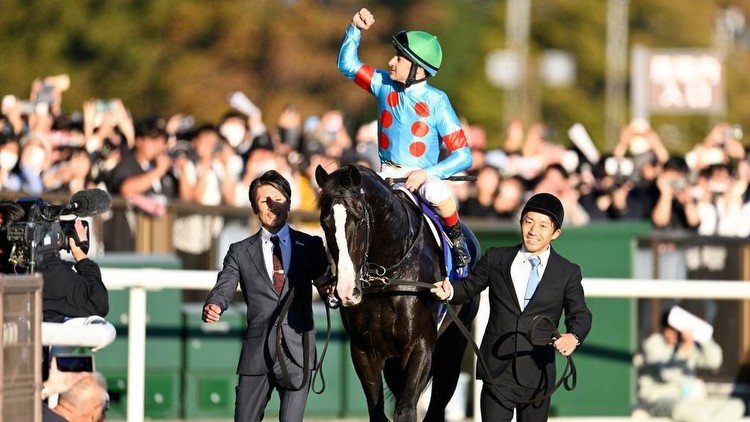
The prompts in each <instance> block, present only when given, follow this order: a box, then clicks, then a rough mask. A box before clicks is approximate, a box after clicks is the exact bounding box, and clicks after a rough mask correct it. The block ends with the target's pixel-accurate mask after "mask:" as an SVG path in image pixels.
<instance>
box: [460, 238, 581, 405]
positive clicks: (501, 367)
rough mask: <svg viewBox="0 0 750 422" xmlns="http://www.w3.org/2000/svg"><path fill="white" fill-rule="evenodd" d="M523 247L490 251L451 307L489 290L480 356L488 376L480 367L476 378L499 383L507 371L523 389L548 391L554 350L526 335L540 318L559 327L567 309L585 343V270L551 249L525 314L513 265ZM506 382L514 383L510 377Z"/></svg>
mask: <svg viewBox="0 0 750 422" xmlns="http://www.w3.org/2000/svg"><path fill="white" fill-rule="evenodd" d="M520 248H521V245H520V244H519V245H516V246H512V247H504V248H490V249H489V250H488V251H487V252H486V253H485V254H484V255H483V256H482V258H481V259H480V260H479V262H478V263H477V265H476V267H474V269H473V270H472V271H471V274H470V275H469V277H468V278H466V279H463V280H460V281H459V282H457V283H456V284H454V286H453V287H454V292H455V293H454V295H453V298H452V300H451V302H452V303H464V302H466V301H468V300H469V299H470V298H471V297H472V296H474V295H476V294H478V293H480V292H481V291H482V290H484V289H485V288H486V287H489V289H490V290H489V298H490V317H489V321H488V322H487V328H486V331H485V333H484V338H483V339H482V345H481V346H480V351H481V354H482V357H483V358H484V361H485V362H486V363H487V366H488V368H487V370H488V371H489V374H488V373H485V371H484V370H483V369H482V366H481V365H478V366H477V378H479V379H483V380H488V379H489V380H495V379H497V378H498V377H500V375H502V374H503V372H504V371H513V372H512V379H513V380H515V382H516V383H517V384H518V385H519V386H522V387H526V388H532V389H537V388H541V389H543V390H546V389H547V388H551V387H552V386H554V383H555V375H556V374H555V353H556V351H555V349H554V348H553V347H551V346H533V345H532V344H531V343H530V341H529V339H528V336H527V333H528V330H529V326H530V325H531V322H532V320H533V319H534V317H535V316H537V315H545V316H547V317H549V318H550V319H552V321H554V322H555V324H556V325H557V323H558V322H559V321H560V317H561V315H562V312H563V310H565V326H566V328H567V332H568V333H573V334H575V335H576V336H577V337H578V339H579V340H580V341H581V342H583V340H584V339H585V338H586V335H587V334H588V333H589V330H590V329H591V311H589V309H588V308H587V307H586V302H585V300H584V295H583V287H582V286H581V269H580V267H579V266H578V265H576V264H573V263H571V262H570V261H568V260H567V259H565V258H563V257H562V256H560V255H559V254H558V253H557V252H555V251H554V249H552V250H551V251H550V256H549V260H548V262H547V268H545V270H544V275H543V276H542V279H541V280H540V283H539V286H538V287H537V289H536V291H535V292H534V296H532V297H531V300H530V301H529V304H528V306H526V309H524V311H523V312H521V308H520V306H519V305H518V298H517V296H516V291H515V288H514V287H513V280H512V279H511V275H510V266H511V264H512V263H513V259H514V258H515V257H516V254H517V253H518V251H519V249H520ZM505 375H506V376H504V377H503V379H509V378H510V377H508V376H507V375H508V374H505Z"/></svg>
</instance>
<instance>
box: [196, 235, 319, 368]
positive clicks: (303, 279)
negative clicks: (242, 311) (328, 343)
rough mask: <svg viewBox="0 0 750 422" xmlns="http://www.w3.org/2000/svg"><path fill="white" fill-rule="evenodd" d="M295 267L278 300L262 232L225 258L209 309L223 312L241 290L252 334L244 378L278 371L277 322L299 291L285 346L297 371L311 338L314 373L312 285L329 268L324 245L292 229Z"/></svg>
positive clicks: (288, 320) (247, 336) (244, 345)
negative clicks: (288, 300) (306, 341)
mask: <svg viewBox="0 0 750 422" xmlns="http://www.w3.org/2000/svg"><path fill="white" fill-rule="evenodd" d="M289 239H290V241H291V251H292V252H291V261H290V262H289V270H288V272H287V274H286V280H285V281H284V288H283V290H282V291H281V299H280V298H279V296H278V295H277V294H276V290H275V289H274V287H273V281H272V280H271V278H270V277H269V276H268V271H267V269H266V264H265V261H264V259H263V249H262V243H263V240H262V238H261V232H260V231H258V232H257V233H256V234H254V235H253V236H250V237H248V238H247V239H245V240H242V241H240V242H237V243H233V244H232V245H231V246H230V247H229V251H228V252H227V255H226V257H225V258H224V267H223V268H222V270H221V271H220V272H219V275H218V277H217V280H216V285H215V286H214V288H213V289H212V290H211V292H210V293H209V294H208V298H207V299H206V304H208V303H214V304H217V305H219V306H220V307H221V309H222V311H224V310H226V309H227V307H229V303H230V302H231V300H232V297H233V296H234V293H235V291H236V290H237V285H238V284H239V286H240V287H241V289H242V295H243V297H244V298H245V303H246V304H247V332H246V334H245V338H244V340H243V343H242V353H241V355H240V361H239V364H238V366H237V373H238V374H240V375H262V374H267V373H269V372H272V371H273V365H274V362H275V361H276V359H277V353H276V325H275V324H276V320H277V319H278V316H279V313H280V311H281V307H282V306H283V303H284V299H285V298H286V297H287V296H288V295H289V291H290V288H291V287H292V286H294V287H295V288H296V290H295V297H294V303H292V304H291V306H290V308H289V313H288V314H287V317H286V318H285V319H284V321H283V325H282V330H283V332H284V341H285V343H286V345H287V347H288V350H289V357H290V358H291V359H292V361H293V362H294V363H295V364H297V365H298V366H300V367H301V366H302V364H303V348H302V338H303V336H308V337H309V341H310V345H311V346H312V347H313V350H312V351H311V353H310V359H309V363H310V369H312V368H313V367H314V366H313V365H314V364H315V351H314V347H315V326H314V324H313V314H312V280H314V279H316V278H317V277H318V276H320V275H323V274H325V272H326V271H327V268H328V257H327V255H326V251H325V247H324V246H323V240H322V239H321V238H320V237H318V236H311V235H308V234H305V233H302V232H299V231H296V230H293V229H291V228H289Z"/></svg>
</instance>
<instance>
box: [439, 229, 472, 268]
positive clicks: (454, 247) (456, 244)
mask: <svg viewBox="0 0 750 422" xmlns="http://www.w3.org/2000/svg"><path fill="white" fill-rule="evenodd" d="M445 233H446V234H447V235H448V240H450V242H451V252H452V253H453V265H454V266H455V267H456V268H461V267H466V266H468V265H469V262H470V261H471V256H470V255H469V247H468V245H467V244H466V239H465V238H464V234H463V233H462V232H461V223H456V224H454V225H452V226H450V227H448V228H447V229H446V231H445Z"/></svg>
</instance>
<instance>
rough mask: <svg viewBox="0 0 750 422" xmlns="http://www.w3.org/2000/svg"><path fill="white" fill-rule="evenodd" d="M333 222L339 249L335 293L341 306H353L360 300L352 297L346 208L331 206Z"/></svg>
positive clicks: (353, 284)
mask: <svg viewBox="0 0 750 422" xmlns="http://www.w3.org/2000/svg"><path fill="white" fill-rule="evenodd" d="M333 221H334V225H335V227H336V231H335V234H334V238H335V239H336V244H337V245H338V249H339V261H338V262H337V263H336V268H337V276H338V283H337V284H336V293H338V295H339V298H340V299H341V305H343V306H354V305H356V304H358V303H359V302H360V301H361V300H362V296H361V295H357V296H356V297H355V296H354V287H355V286H356V284H355V281H354V280H355V277H356V276H357V274H356V272H355V271H354V264H353V263H352V258H351V257H350V256H349V245H348V244H347V243H346V208H344V206H343V205H341V204H336V205H334V206H333Z"/></svg>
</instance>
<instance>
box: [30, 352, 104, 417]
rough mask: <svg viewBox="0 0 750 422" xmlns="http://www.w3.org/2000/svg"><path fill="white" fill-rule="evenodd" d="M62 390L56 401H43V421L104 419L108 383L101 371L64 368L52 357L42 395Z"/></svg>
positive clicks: (49, 394)
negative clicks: (53, 403)
mask: <svg viewBox="0 0 750 422" xmlns="http://www.w3.org/2000/svg"><path fill="white" fill-rule="evenodd" d="M54 394H59V398H58V400H57V405H56V406H55V407H54V408H50V407H49V406H47V405H44V404H43V405H42V422H79V421H81V422H83V421H87V422H88V421H96V422H103V421H104V420H105V417H106V412H107V408H108V407H109V395H108V394H107V383H106V381H105V380H104V377H103V376H102V375H101V374H100V373H98V372H64V371H62V370H61V369H59V368H58V367H57V362H56V359H54V358H53V359H52V364H51V366H50V373H49V378H47V380H46V381H45V382H44V383H42V392H41V399H42V401H45V400H47V398H48V397H49V396H51V395H54Z"/></svg>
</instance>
